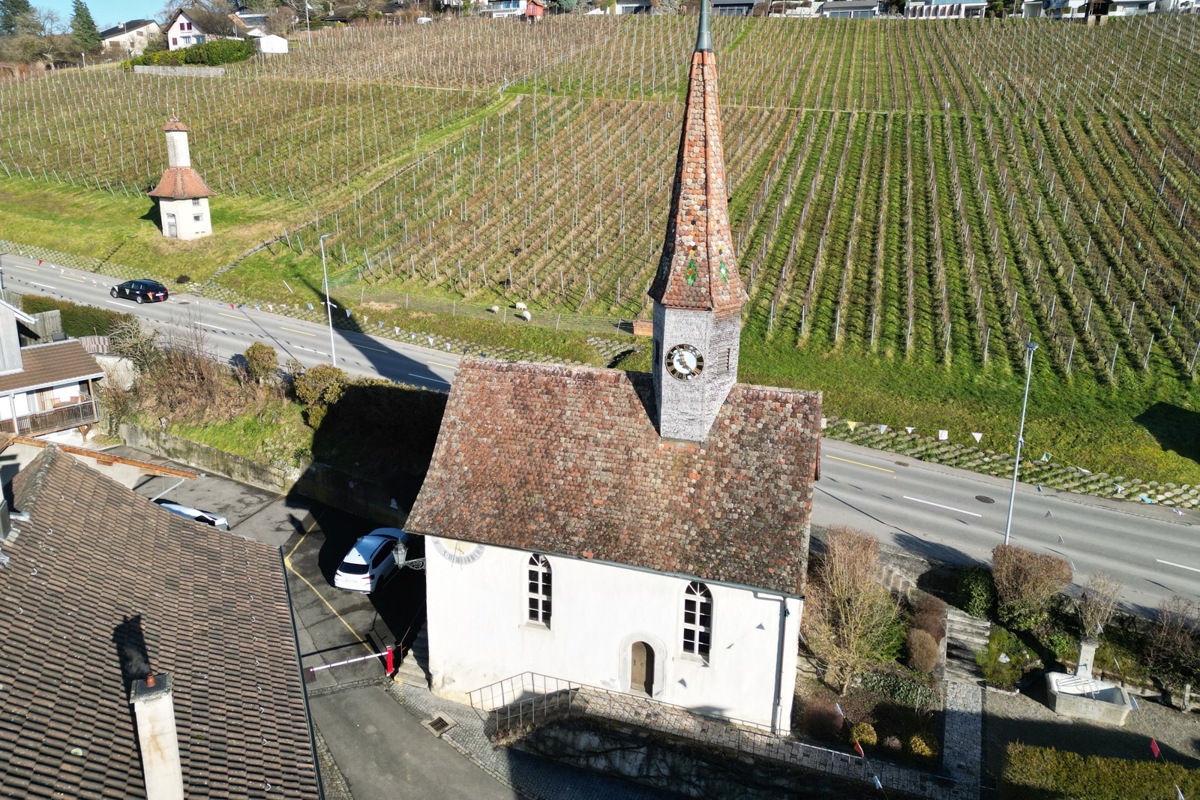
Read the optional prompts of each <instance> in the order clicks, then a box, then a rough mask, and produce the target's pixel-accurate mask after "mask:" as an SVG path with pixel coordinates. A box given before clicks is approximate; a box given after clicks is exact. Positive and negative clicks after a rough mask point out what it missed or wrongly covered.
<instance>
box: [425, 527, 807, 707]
mask: <svg viewBox="0 0 1200 800" xmlns="http://www.w3.org/2000/svg"><path fill="white" fill-rule="evenodd" d="M426 544H427V553H428V558H427V561H426V577H427V582H426V591H427V598H428V635H429V666H430V672H431V676H432V686H433V690H434V692H435V693H437V694H438V695H440V696H443V697H446V698H448V699H452V700H456V701H458V702H469V700H468V694H469V692H471V691H472V690H474V689H479V688H482V687H484V686H487V685H490V684H493V683H496V682H498V681H501V680H504V679H506V678H510V677H513V676H515V675H518V674H520V673H523V672H535V673H539V674H542V675H548V676H551V677H555V678H560V679H565V680H571V681H575V682H578V683H584V684H589V685H593V686H599V687H603V688H606V689H611V690H614V691H619V692H629V691H630V674H631V666H630V664H631V651H632V648H633V645H634V643H636V642H639V641H640V642H645V643H647V644H649V645H650V646H651V647H652V649H653V651H654V679H653V697H654V698H655V699H657V700H660V701H663V702H666V703H672V704H675V705H680V706H684V707H686V708H690V709H695V710H697V711H702V712H705V713H711V714H718V715H720V716H724V717H729V718H732V719H741V720H746V721H748V722H754V723H757V724H760V725H764V726H770V725H771V723H772V717H773V713H772V709H773V704H774V700H775V687H776V685H777V684H780V692H779V694H780V707H779V721H780V729H781V730H783V731H786V730H788V728H789V721H790V718H791V706H792V695H793V690H794V683H795V667H796V647H797V641H798V639H797V634H798V630H799V627H798V626H799V621H800V601H799V599H798V598H794V597H793V598H787V599H786V601H784V599H783V596H782V595H779V594H770V593H755V592H752V591H749V590H745V589H737V588H733V587H727V586H721V585H717V584H706V585H707V587H708V589H709V591H710V592H711V593H712V598H713V630H712V647H711V651H710V655H709V659H708V661H707V662H705V661H703V660H701V659H699V658H697V657H696V656H693V655H690V654H686V653H684V652H683V602H684V592H685V590H686V588H687V586H688V580H686V579H684V578H679V577H672V576H668V575H664V574H661V573H655V572H647V571H641V570H635V569H630V568H625V567H618V566H612V565H607V564H598V563H594V562H590V561H583V560H579V559H568V558H560V557H556V556H550V557H549V562H550V565H551V574H552V586H553V599H552V608H553V615H552V619H551V625H550V627H549V628H546V627H544V626H542V625H539V624H536V623H531V622H529V621H528V619H527V608H528V594H527V570H528V563H529V557H530V553H528V552H523V551H518V550H508V549H505V548H498V547H482V548H481V549H478V550H477V549H476V547H475V546H470V548H471V549H470V550H469V551H466V552H469V553H476V552H480V553H482V554H481V555H479V556H478V558H476V559H475V560H468V559H467V558H464V557H463V556H462V555H459V556H458V557H457V561H458V562H464V563H456V562H454V561H451V560H449V559H448V558H447V557H446V556H445V555H444V552H445V548H446V547H448V548H450V552H451V555H453V546H454V543H453V542H450V541H446V540H443V545H442V546H439V545H438V544H437V543H436V538H435V537H429V540H428V541H427V543H426ZM460 547H461V548H463V549H465V548H467V547H468V545H466V544H462V545H460ZM781 602H786V607H787V612H788V616H787V617H786V619H785V620H784V630H783V633H782V643H781V638H780V630H779V626H780V616H781V614H780V610H781V609H780V604H781ZM781 651H782V663H781Z"/></svg>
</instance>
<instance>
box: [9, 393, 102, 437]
mask: <svg viewBox="0 0 1200 800" xmlns="http://www.w3.org/2000/svg"><path fill="white" fill-rule="evenodd" d="M97 421H98V416H97V414H96V404H95V402H94V401H93V400H92V398H90V397H85V398H83V400H82V402H79V403H71V404H69V405H64V406H59V407H58V408H55V409H53V410H51V411H40V412H38V413H36V414H28V415H26V416H23V417H17V425H16V427H17V434H18V435H20V436H40V435H42V434H44V433H53V432H54V431H62V430H66V429H68V428H77V427H79V426H80V425H94V424H95V423H96V422H97ZM0 424H7V425H9V426H11V425H12V421H11V420H6V421H5V423H0Z"/></svg>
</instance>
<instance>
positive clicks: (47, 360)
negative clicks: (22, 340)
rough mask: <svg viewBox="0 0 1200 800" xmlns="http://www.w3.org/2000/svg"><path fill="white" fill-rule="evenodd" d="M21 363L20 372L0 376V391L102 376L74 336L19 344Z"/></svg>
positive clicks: (6, 392) (94, 362)
mask: <svg viewBox="0 0 1200 800" xmlns="http://www.w3.org/2000/svg"><path fill="white" fill-rule="evenodd" d="M21 366H22V369H21V371H20V372H14V373H12V374H10V375H2V376H0V394H10V393H12V392H18V391H21V390H29V389H36V388H41V387H45V386H57V385H59V384H63V383H70V382H71V381H81V380H86V379H87V378H102V377H104V370H102V369H100V365H99V364H97V363H96V359H95V358H93V357H92V356H91V355H90V354H89V353H88V352H87V351H86V350H84V349H83V345H82V344H80V343H79V341H78V340H77V339H69V340H67V341H65V342H54V343H53V344H35V345H32V346H30V347H22V348H21Z"/></svg>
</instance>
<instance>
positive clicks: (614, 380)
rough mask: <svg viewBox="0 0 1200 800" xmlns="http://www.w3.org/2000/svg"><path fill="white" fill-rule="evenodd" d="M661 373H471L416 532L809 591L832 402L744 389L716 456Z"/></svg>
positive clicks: (728, 407)
mask: <svg viewBox="0 0 1200 800" xmlns="http://www.w3.org/2000/svg"><path fill="white" fill-rule="evenodd" d="M653 403H654V400H653V385H652V382H651V379H650V376H649V375H642V374H632V373H625V372H619V371H616V370H598V369H591V368H586V367H573V368H568V367H554V366H545V365H537V364H523V363H522V364H505V363H498V362H492V361H483V360H478V359H464V360H463V361H462V362H461V363H460V365H459V369H458V372H457V374H456V376H455V379H454V385H453V386H452V387H451V390H450V397H449V400H448V402H447V406H446V413H445V416H444V417H443V420H442V428H441V433H440V435H439V437H438V442H437V446H436V448H435V450H434V455H433V461H432V463H431V465H430V468H429V472H428V474H427V476H426V478H425V483H424V485H423V486H422V487H421V491H420V494H419V496H418V497H417V502H416V504H415V506H414V507H413V510H412V514H411V515H410V516H409V518H408V522H407V523H406V524H407V528H408V530H410V531H413V532H415V533H422V534H429V535H436V536H444V537H448V538H451V539H462V540H468V541H474V542H482V543H485V544H494V545H500V546H504V547H513V548H519V549H522V550H529V551H537V552H544V553H555V554H559V555H566V556H574V557H580V558H595V559H597V560H600V561H607V562H613V563H619V564H626V565H630V566H634V567H644V568H648V569H654V570H659V571H662V572H669V573H677V574H683V575H689V576H694V577H698V578H702V579H704V580H711V581H717V582H725V583H730V584H739V585H748V586H755V587H763V588H767V589H772V590H775V591H781V592H788V593H799V592H800V591H802V587H803V585H804V574H805V569H806V562H807V557H808V526H809V517H810V513H811V510H812V482H813V478H814V475H815V470H816V467H817V453H818V442H819V438H820V418H821V395H820V393H819V392H801V391H792V390H787V389H770V388H763V387H758V386H746V385H741V384H738V385H736V386H734V388H733V390H732V391H731V392H730V395H729V398H728V399H727V400H726V401H725V405H724V406H723V407H722V409H721V412H720V414H718V416H717V419H716V422H715V423H714V425H713V428H712V431H711V433H710V435H709V438H708V439H707V440H706V442H705V443H704V444H703V445H699V444H691V443H681V442H672V441H666V440H663V439H662V438H660V437H659V435H658V432H657V431H656V430H655V428H654V425H653V422H652V419H651V414H650V413H649V411H648V409H649V408H651V407H652V405H653Z"/></svg>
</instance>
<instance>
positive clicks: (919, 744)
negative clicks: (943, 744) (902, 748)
mask: <svg viewBox="0 0 1200 800" xmlns="http://www.w3.org/2000/svg"><path fill="white" fill-rule="evenodd" d="M908 752H909V753H910V754H911V755H914V756H916V757H917V758H924V759H928V760H930V761H932V760H933V759H935V758H937V754H938V743H937V739H935V738H934V737H932V736H930V735H929V734H927V733H914V734H913V735H912V736H910V737H909V739H908Z"/></svg>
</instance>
